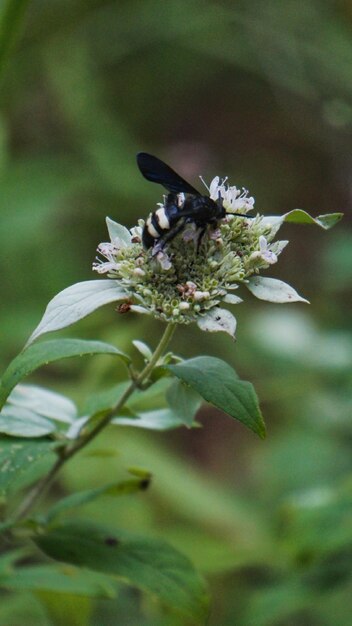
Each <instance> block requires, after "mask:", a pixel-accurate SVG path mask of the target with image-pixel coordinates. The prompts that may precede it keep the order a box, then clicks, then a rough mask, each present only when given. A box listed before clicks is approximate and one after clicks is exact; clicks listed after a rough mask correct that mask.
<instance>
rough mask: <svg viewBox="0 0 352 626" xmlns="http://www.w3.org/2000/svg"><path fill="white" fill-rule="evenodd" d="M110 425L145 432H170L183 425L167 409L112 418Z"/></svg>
mask: <svg viewBox="0 0 352 626" xmlns="http://www.w3.org/2000/svg"><path fill="white" fill-rule="evenodd" d="M111 423H112V424H115V425H116V426H132V427H133V428H146V429H147V430H171V429H172V428H179V427H180V426H184V424H185V422H184V419H180V417H178V416H177V415H175V413H174V412H173V411H171V410H170V409H169V408H164V409H154V411H139V412H138V414H137V415H136V416H135V417H124V416H123V417H114V419H113V420H111Z"/></svg>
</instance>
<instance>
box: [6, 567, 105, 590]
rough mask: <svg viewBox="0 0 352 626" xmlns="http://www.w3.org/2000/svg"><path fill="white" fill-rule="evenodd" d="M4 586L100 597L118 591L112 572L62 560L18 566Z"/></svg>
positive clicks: (14, 588)
mask: <svg viewBox="0 0 352 626" xmlns="http://www.w3.org/2000/svg"><path fill="white" fill-rule="evenodd" d="M1 586H2V587H3V588H5V589H8V590H10V591H20V590H21V591H23V590H28V591H55V592H56V593H69V594H74V595H82V596H90V597H97V598H114V597H115V595H116V591H117V589H116V582H115V581H113V580H112V578H111V577H110V576H106V575H104V574H101V573H100V572H92V571H89V570H85V569H83V568H78V567H74V566H73V565H58V564H55V565H34V566H29V567H22V568H17V569H16V570H15V571H14V572H13V573H12V575H9V576H7V577H5V578H4V579H3V580H2V581H1Z"/></svg>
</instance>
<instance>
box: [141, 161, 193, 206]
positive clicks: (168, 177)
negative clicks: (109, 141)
mask: <svg viewBox="0 0 352 626" xmlns="http://www.w3.org/2000/svg"><path fill="white" fill-rule="evenodd" d="M137 164H138V167H139V169H140V171H141V173H142V174H143V176H144V178H146V179H147V180H150V181H151V182H152V183H159V184H160V185H163V187H165V189H167V190H168V191H171V193H191V194H192V195H195V196H200V193H199V191H197V189H195V188H194V187H192V185H190V184H189V183H187V181H185V180H184V179H183V178H182V177H181V176H179V174H176V172H175V171H174V170H173V169H172V168H171V167H169V165H166V163H164V162H163V161H161V160H160V159H158V158H157V157H155V156H153V155H152V154H148V153H147V152H139V153H138V154H137Z"/></svg>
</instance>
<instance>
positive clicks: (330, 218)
mask: <svg viewBox="0 0 352 626" xmlns="http://www.w3.org/2000/svg"><path fill="white" fill-rule="evenodd" d="M342 217H343V213H327V214H326V215H318V217H312V216H311V215H309V213H307V211H303V210H302V209H294V210H293V211H290V212H289V213H285V215H283V218H284V221H285V222H294V223H295V224H316V225H317V226H320V227H321V228H324V230H328V229H329V228H332V227H333V226H335V224H337V222H339V221H340V220H341V219H342Z"/></svg>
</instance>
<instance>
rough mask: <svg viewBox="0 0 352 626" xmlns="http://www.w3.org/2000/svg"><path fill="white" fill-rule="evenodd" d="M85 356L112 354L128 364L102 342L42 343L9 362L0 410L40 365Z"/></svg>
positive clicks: (0, 385) (1, 386) (0, 388)
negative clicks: (13, 391)
mask: <svg viewBox="0 0 352 626" xmlns="http://www.w3.org/2000/svg"><path fill="white" fill-rule="evenodd" d="M87 354H112V355H114V356H118V357H120V358H121V359H123V361H125V362H129V357H128V356H127V355H126V354H124V353H123V352H121V351H120V350H118V349H117V348H115V347H114V346H112V345H110V344H108V343H103V342H102V341H87V340H83V339H53V340H51V341H44V342H42V343H38V344H35V345H32V346H29V348H27V349H26V350H24V351H23V352H21V353H20V354H19V355H18V356H17V357H16V358H15V359H14V360H13V361H11V363H10V365H9V366H8V368H7V370H6V371H5V373H4V375H3V377H2V379H1V382H0V408H1V407H2V406H3V405H4V403H5V401H6V398H7V397H8V395H9V394H10V392H11V391H12V389H13V388H14V387H15V386H16V385H17V383H18V382H20V381H21V380H22V379H23V378H25V376H28V374H30V373H31V372H33V371H34V370H36V369H37V368H38V367H41V366H42V365H47V364H48V363H53V362H54V361H59V360H60V359H67V358H70V357H73V356H84V355H87Z"/></svg>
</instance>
